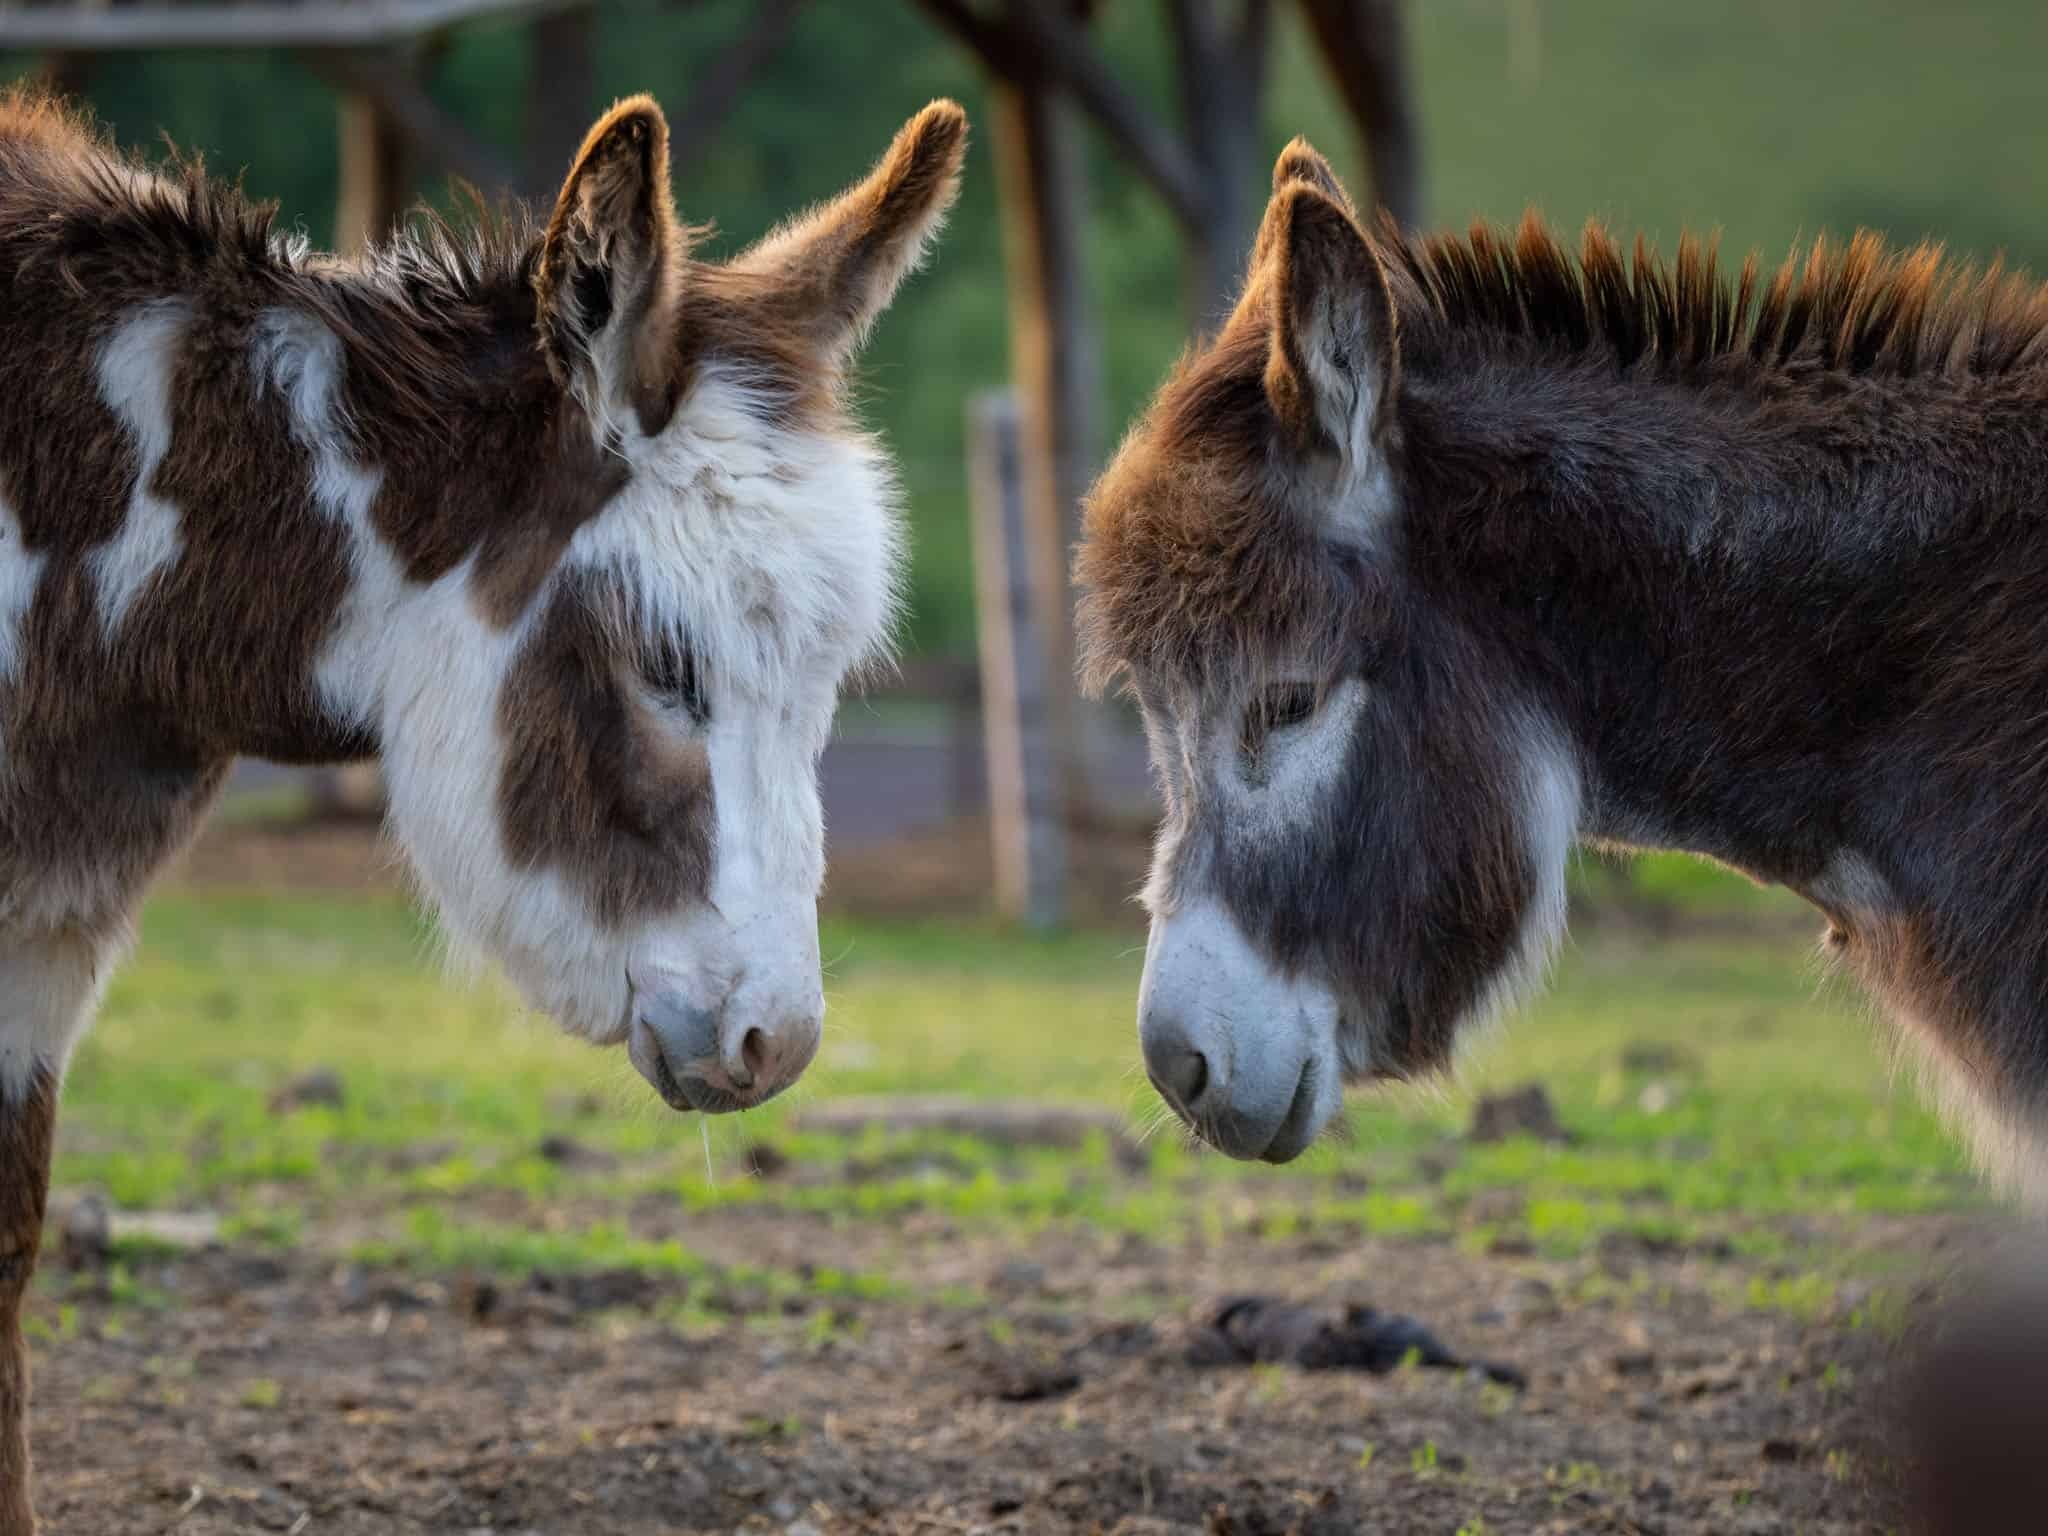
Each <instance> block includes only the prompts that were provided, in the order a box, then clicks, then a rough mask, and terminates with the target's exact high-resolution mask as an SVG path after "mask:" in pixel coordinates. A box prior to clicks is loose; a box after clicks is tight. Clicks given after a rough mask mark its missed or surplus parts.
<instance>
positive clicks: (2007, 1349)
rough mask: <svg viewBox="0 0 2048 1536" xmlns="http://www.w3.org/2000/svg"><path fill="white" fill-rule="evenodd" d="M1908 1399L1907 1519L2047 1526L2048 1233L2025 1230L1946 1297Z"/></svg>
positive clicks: (1908, 1383)
mask: <svg viewBox="0 0 2048 1536" xmlns="http://www.w3.org/2000/svg"><path fill="white" fill-rule="evenodd" d="M1917 1353H1918V1358H1917V1359H1916V1360H1915V1361H1914V1363H1913V1367H1912V1369H1911V1370H1910V1371H1909V1372H1908V1373H1907V1376H1906V1380H1905V1391H1904V1394H1903V1398H1902V1402H1901V1411H1902V1417H1903V1422H1902V1426H1901V1427H1902V1431H1903V1433H1902V1436H1901V1440H1902V1444H1901V1449H1902V1451H1903V1452H1904V1454H1905V1458H1906V1485H1907V1500H1908V1503H1907V1507H1908V1511H1909V1520H1910V1523H1909V1525H1908V1529H1909V1530H1911V1531H1913V1532H1915V1533H1917V1536H1979V1533H1985V1532H1992V1531H2032V1530H2040V1529H2041V1528H2042V1526H2043V1524H2044V1513H2043V1512H2044V1510H2048V1454H2044V1453H2048V1234H2044V1233H2042V1232H2041V1231H2039V1230H2033V1231H2030V1232H2028V1233H2027V1234H2026V1236H2025V1237H2023V1238H2016V1239H2015V1240H2014V1241H2013V1242H2011V1243H2010V1244H2009V1245H2006V1246H2005V1247H2004V1248H2002V1249H2001V1251H2000V1252H1999V1253H1998V1254H1997V1256H1996V1257H1995V1258H1994V1259H1993V1260H1991V1262H1989V1263H1987V1264H1986V1265H1985V1266H1984V1267H1983V1268H1982V1269H1980V1270H1978V1271H1976V1272H1974V1273H1973V1274H1970V1275H1967V1276H1962V1277H1958V1284H1957V1285H1956V1287H1955V1288H1954V1289H1953V1290H1952V1291H1951V1293H1950V1295H1949V1296H1948V1297H1947V1298H1946V1299H1945V1300H1944V1301H1943V1302H1942V1303H1941V1307H1940V1312H1939V1314H1938V1316H1937V1317H1936V1318H1934V1319H1933V1320H1932V1326H1931V1328H1930V1330H1929V1333H1928V1336H1927V1338H1926V1339H1925V1340H1924V1341H1923V1342H1922V1344H1921V1345H1920V1348H1919V1350H1918V1352H1917Z"/></svg>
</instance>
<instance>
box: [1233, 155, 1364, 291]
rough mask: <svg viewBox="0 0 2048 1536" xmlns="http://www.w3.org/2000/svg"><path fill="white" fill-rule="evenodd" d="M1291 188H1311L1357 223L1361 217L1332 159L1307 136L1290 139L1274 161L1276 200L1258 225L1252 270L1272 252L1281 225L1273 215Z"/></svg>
mask: <svg viewBox="0 0 2048 1536" xmlns="http://www.w3.org/2000/svg"><path fill="white" fill-rule="evenodd" d="M1289 187H1309V188H1312V189H1314V190H1315V191H1317V192H1320V193H1322V194H1323V196H1325V197H1327V198H1328V199H1329V200H1330V201H1331V202H1333V203H1335V204H1336V205H1337V206H1338V207H1339V208H1342V209H1343V210H1344V211H1345V212H1346V213H1348V214H1350V215H1351V217H1352V219H1353V221H1354V222H1355V221H1356V220H1357V218H1358V206H1357V205H1356V204H1355V203H1353V202H1352V201H1351V194H1350V193H1349V192H1347V191H1345V190H1344V183H1343V182H1341V181H1339V180H1338V179H1337V173H1336V171H1334V170H1332V169H1331V167H1330V162H1329V161H1327V160H1325V159H1324V158H1323V157H1322V155H1320V154H1319V153H1317V151H1316V147H1315V146H1314V145H1313V144H1311V143H1309V141H1308V140H1307V139H1304V138H1300V137H1296V138H1294V139H1292V140H1290V141H1289V143H1288V145H1287V147H1286V148H1285V149H1283V150H1281V151H1280V158H1279V159H1278V160H1275V161H1274V162H1273V199H1274V200H1273V202H1272V203H1271V204H1269V205H1268V206H1267V209H1266V219H1265V222H1263V223H1262V224H1260V225H1259V233H1258V238H1257V240H1256V242H1255V243H1254V244H1253V246H1252V257H1251V270H1252V271H1253V272H1256V271H1257V270H1258V268H1259V266H1260V264H1261V263H1262V262H1264V261H1265V260H1266V258H1267V257H1269V256H1271V255H1272V253H1273V252H1272V240H1273V237H1274V235H1275V234H1277V233H1278V231H1279V228H1280V221H1279V220H1277V219H1275V218H1274V217H1273V214H1274V213H1275V211H1276V210H1277V209H1278V207H1279V199H1280V194H1281V193H1283V192H1285V191H1286V190H1287V189H1288V188H1289Z"/></svg>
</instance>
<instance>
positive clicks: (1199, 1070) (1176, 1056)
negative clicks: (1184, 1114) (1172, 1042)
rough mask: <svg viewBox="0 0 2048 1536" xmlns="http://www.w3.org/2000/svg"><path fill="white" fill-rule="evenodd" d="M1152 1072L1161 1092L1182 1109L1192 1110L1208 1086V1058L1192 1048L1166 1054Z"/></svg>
mask: <svg viewBox="0 0 2048 1536" xmlns="http://www.w3.org/2000/svg"><path fill="white" fill-rule="evenodd" d="M1153 1070H1154V1074H1155V1075H1156V1077H1157V1078H1158V1081H1159V1086H1160V1088H1161V1090H1162V1091H1164V1093H1165V1094H1166V1096H1167V1097H1168V1098H1169V1099H1172V1100H1173V1101H1174V1103H1175V1104H1176V1105H1178V1106H1179V1107H1180V1108H1182V1109H1187V1110H1192V1109H1193V1108H1194V1107H1195V1106H1196V1105H1197V1104H1199V1103H1200V1102H1201V1100H1202V1094H1203V1091H1204V1090H1205V1089H1207V1088H1208V1086H1209V1058H1208V1057H1206V1056H1204V1055H1203V1054H1202V1053H1201V1052H1200V1051H1198V1050H1195V1049H1194V1048H1192V1047H1184V1048H1182V1049H1180V1050H1177V1051H1172V1052H1170V1053H1168V1054H1167V1055H1166V1057H1165V1059H1164V1060H1162V1061H1161V1062H1160V1063H1159V1065H1158V1066H1157V1067H1156V1068H1154V1069H1153Z"/></svg>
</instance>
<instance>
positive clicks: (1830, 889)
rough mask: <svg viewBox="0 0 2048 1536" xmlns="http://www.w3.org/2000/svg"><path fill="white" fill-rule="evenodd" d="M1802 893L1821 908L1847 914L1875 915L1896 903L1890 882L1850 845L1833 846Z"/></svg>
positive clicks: (1888, 909) (1894, 907)
mask: <svg viewBox="0 0 2048 1536" xmlns="http://www.w3.org/2000/svg"><path fill="white" fill-rule="evenodd" d="M1804 894H1805V896H1806V898H1807V900H1809V901H1811V902H1813V903H1814V904H1815V905H1816V906H1818V907H1820V908H1822V909H1823V910H1825V911H1832V912H1840V913H1843V914H1844V915H1847V916H1863V917H1875V916H1878V915H1880V914H1882V913H1886V912H1892V911H1896V910H1897V906H1898V903H1897V901H1896V900H1895V899H1894V897H1893V895H1892V888H1891V882H1889V881H1888V880H1886V879H1885V877H1884V876H1883V874H1881V873H1880V872H1879V871H1878V868H1877V866H1876V865H1874V864H1872V863H1871V862H1870V860H1868V859H1866V858H1864V857H1863V855H1862V854H1860V853H1858V852H1856V851H1855V850H1854V849H1853V848H1838V849H1836V850H1835V852H1834V853H1833V855H1832V856H1830V857H1829V859H1828V862H1827V867H1826V868H1824V869H1823V870H1822V871H1821V873H1820V878H1819V879H1817V880H1815V881H1814V882H1813V884H1812V886H1811V887H1810V888H1809V889H1808V890H1807V891H1806V892H1805V893H1804Z"/></svg>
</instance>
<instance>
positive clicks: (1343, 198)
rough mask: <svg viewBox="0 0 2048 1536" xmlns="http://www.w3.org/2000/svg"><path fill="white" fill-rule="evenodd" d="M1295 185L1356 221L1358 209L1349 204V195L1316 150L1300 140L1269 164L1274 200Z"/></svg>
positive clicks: (1291, 144)
mask: <svg viewBox="0 0 2048 1536" xmlns="http://www.w3.org/2000/svg"><path fill="white" fill-rule="evenodd" d="M1297 185H1299V186H1304V187H1313V188H1315V189H1316V191H1318V192H1320V193H1322V194H1323V196H1325V197H1327V198H1328V199H1329V200H1330V201H1331V202H1333V203H1335V204H1336V205H1337V206H1338V207H1339V208H1342V209H1343V210H1344V211H1345V212H1346V213H1348V214H1350V215H1351V216H1352V218H1354V219H1356V218H1357V217H1358V205H1357V204H1356V203H1354V202H1352V201H1351V194H1350V193H1349V192H1347V191H1345V190H1344V183H1343V182H1341V181H1339V180H1338V179H1337V173H1336V172H1335V171H1334V170H1332V169H1331V168H1330V162H1329V161H1327V160H1325V159H1324V158H1323V157H1322V156H1321V155H1320V154H1318V153H1317V152H1316V147H1315V146H1314V145H1313V144H1311V143H1309V141H1308V140H1307V139H1301V138H1297V139H1295V140H1294V141H1293V142H1292V143H1290V144H1289V145H1288V146H1287V147H1286V148H1285V149H1283V150H1281V151H1280V158H1279V159H1278V160H1276V161H1274V162H1273V191H1274V194H1275V195H1276V196H1277V195H1278V194H1280V193H1282V192H1285V191H1286V190H1287V189H1288V188H1289V187H1292V186H1297Z"/></svg>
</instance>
